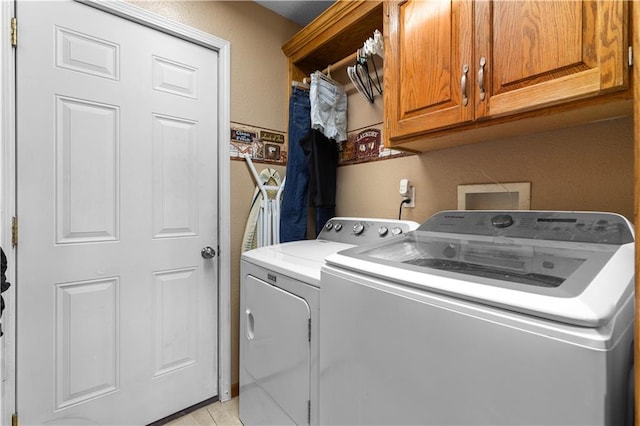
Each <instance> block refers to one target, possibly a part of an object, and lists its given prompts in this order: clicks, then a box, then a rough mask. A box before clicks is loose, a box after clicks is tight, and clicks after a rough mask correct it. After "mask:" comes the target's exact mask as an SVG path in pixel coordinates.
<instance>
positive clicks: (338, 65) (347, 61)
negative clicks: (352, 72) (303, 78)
mask: <svg viewBox="0 0 640 426" xmlns="http://www.w3.org/2000/svg"><path fill="white" fill-rule="evenodd" d="M357 57H358V52H353V53H352V54H351V55H349V56H347V57H346V58H342V59H340V60H339V61H338V62H336V63H334V64H331V65H329V66H327V67H326V68H325V69H323V70H322V73H323V74H329V73H330V72H331V70H336V69H340V68H341V67H343V66H345V65H347V64H349V65H351V64H352V63H353V61H355V60H356V58H357Z"/></svg>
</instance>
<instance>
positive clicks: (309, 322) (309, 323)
mask: <svg viewBox="0 0 640 426" xmlns="http://www.w3.org/2000/svg"><path fill="white" fill-rule="evenodd" d="M308 325H309V341H311V318H309V321H308Z"/></svg>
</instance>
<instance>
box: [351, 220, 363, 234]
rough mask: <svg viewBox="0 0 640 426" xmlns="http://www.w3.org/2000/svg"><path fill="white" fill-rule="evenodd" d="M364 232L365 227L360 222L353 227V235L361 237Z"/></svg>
mask: <svg viewBox="0 0 640 426" xmlns="http://www.w3.org/2000/svg"><path fill="white" fill-rule="evenodd" d="M362 231H364V225H363V224H362V223H360V222H358V223H356V224H355V225H353V233H354V234H356V235H360V234H362Z"/></svg>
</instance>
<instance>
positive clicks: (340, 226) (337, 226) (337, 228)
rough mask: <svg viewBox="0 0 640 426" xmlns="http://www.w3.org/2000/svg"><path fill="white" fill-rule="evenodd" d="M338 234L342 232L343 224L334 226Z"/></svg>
mask: <svg viewBox="0 0 640 426" xmlns="http://www.w3.org/2000/svg"><path fill="white" fill-rule="evenodd" d="M334 228H335V230H336V232H340V230H341V229H342V224H341V223H336V226H334Z"/></svg>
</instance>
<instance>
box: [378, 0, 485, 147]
mask: <svg viewBox="0 0 640 426" xmlns="http://www.w3.org/2000/svg"><path fill="white" fill-rule="evenodd" d="M386 6H387V8H386V11H387V15H388V16H387V17H386V19H385V31H384V34H385V38H386V40H385V73H384V81H385V87H384V90H385V92H386V93H385V97H384V107H385V121H386V123H385V127H386V133H385V135H386V139H387V142H389V141H390V145H392V146H393V144H394V139H395V138H402V137H403V136H410V135H415V134H419V133H424V132H427V131H430V130H433V129H438V128H442V127H447V126H451V125H455V124H459V123H463V122H466V121H471V120H473V118H474V112H473V109H474V97H473V95H474V87H475V85H474V82H473V80H474V78H473V71H472V68H473V64H472V63H471V61H472V47H473V42H472V24H473V8H472V3H471V2H470V1H467V0H461V1H451V0H426V1H425V0H407V1H400V2H388V3H387V4H386ZM465 68H468V70H467V72H466V93H464V89H465V88H464V86H465V82H464V80H463V76H465V73H464V71H463V69H465ZM465 95H466V96H465ZM465 99H467V100H466V101H465Z"/></svg>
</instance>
